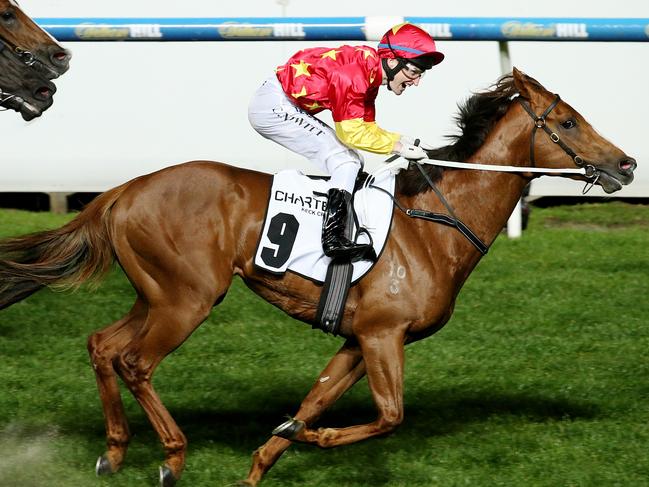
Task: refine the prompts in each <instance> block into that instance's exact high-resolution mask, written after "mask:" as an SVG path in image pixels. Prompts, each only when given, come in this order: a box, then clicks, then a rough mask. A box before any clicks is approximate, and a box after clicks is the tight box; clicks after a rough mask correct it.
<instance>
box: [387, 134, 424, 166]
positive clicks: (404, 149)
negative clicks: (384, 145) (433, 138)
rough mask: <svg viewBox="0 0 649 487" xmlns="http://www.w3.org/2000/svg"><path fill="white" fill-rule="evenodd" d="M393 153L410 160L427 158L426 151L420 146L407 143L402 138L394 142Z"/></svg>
mask: <svg viewBox="0 0 649 487" xmlns="http://www.w3.org/2000/svg"><path fill="white" fill-rule="evenodd" d="M394 153H395V154H399V155H400V156H401V157H403V158H404V159H410V160H411V161H412V160H415V161H416V160H419V159H426V158H428V154H426V151H425V150H424V149H423V148H422V147H421V146H418V145H414V144H409V143H408V142H404V141H403V139H401V140H400V141H399V142H397V143H396V144H394Z"/></svg>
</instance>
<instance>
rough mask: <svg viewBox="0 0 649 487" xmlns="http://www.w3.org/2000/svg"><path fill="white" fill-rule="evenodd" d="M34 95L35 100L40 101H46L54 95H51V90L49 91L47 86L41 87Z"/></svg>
mask: <svg viewBox="0 0 649 487" xmlns="http://www.w3.org/2000/svg"><path fill="white" fill-rule="evenodd" d="M34 94H35V96H36V98H38V99H40V100H47V99H48V98H51V97H52V95H53V94H54V93H52V90H50V89H49V88H48V87H47V86H41V87H40V88H38V89H37V90H36V92H35V93H34Z"/></svg>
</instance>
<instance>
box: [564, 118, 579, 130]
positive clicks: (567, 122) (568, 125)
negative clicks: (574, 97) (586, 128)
mask: <svg viewBox="0 0 649 487" xmlns="http://www.w3.org/2000/svg"><path fill="white" fill-rule="evenodd" d="M561 126H562V127H563V128H564V129H572V128H575V127H576V126H577V121H576V120H575V119H574V118H569V119H568V120H564V121H563V122H561Z"/></svg>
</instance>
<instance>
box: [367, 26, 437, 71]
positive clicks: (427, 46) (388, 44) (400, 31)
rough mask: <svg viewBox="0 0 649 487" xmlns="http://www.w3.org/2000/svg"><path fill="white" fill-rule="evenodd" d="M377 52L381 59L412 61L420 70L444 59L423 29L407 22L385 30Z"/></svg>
mask: <svg viewBox="0 0 649 487" xmlns="http://www.w3.org/2000/svg"><path fill="white" fill-rule="evenodd" d="M377 52H378V54H379V57H380V58H382V59H397V60H403V61H402V62H403V63H405V62H409V63H412V64H414V65H415V66H417V67H418V68H420V69H422V70H426V69H430V68H432V67H433V66H435V65H436V64H439V63H441V62H442V60H443V59H444V54H442V53H441V52H439V51H438V50H437V47H436V46H435V41H434V40H433V38H432V37H431V36H430V35H429V34H428V33H427V32H426V31H425V30H423V29H420V28H419V27H417V26H416V25H413V24H409V23H407V22H406V23H404V24H399V25H395V26H394V27H392V28H391V29H390V30H389V31H387V32H386V33H385V34H384V35H383V37H382V38H381V42H379V45H378V49H377ZM400 64H401V63H400Z"/></svg>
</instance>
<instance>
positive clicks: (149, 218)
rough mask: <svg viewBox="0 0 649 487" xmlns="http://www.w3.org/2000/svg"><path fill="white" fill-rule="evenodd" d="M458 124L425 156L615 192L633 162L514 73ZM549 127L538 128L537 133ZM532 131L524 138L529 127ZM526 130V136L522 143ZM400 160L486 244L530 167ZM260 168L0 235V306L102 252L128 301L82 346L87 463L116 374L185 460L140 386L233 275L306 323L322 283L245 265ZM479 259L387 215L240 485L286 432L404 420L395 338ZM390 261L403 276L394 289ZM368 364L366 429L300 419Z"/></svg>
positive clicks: (71, 277) (346, 433)
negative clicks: (300, 395)
mask: <svg viewBox="0 0 649 487" xmlns="http://www.w3.org/2000/svg"><path fill="white" fill-rule="evenodd" d="M458 121H459V125H460V127H461V129H462V133H461V134H460V135H458V136H457V137H456V140H455V141H454V143H452V144H451V145H449V146H447V147H443V148H440V149H437V150H435V151H432V152H431V153H430V156H431V157H434V158H438V159H447V160H455V161H469V162H480V163H483V164H502V163H504V162H506V163H508V164H513V165H516V166H523V167H525V166H529V165H530V162H531V160H532V163H534V162H535V163H536V166H537V167H543V168H576V165H581V166H584V167H585V169H586V174H585V175H572V176H571V177H573V178H578V179H585V180H588V181H590V182H596V183H597V184H599V185H601V186H602V187H603V189H604V190H605V191H606V192H613V191H616V190H618V189H620V188H621V187H622V185H624V184H628V183H630V182H631V181H632V180H633V171H634V169H635V167H636V163H635V160H634V159H632V158H630V157H628V156H627V155H626V154H625V153H624V152H622V151H621V150H620V149H619V148H617V147H616V146H614V145H613V144H611V143H610V142H608V141H607V140H605V139H603V138H602V137H601V136H600V135H598V134H597V132H595V130H594V129H593V128H592V127H591V125H590V124H589V123H588V122H587V121H586V120H584V118H583V117H582V116H581V115H580V114H579V113H577V111H576V110H574V109H573V108H572V107H570V106H569V105H568V104H566V103H565V102H563V101H561V100H560V99H559V97H558V96H556V95H553V94H552V93H550V92H548V91H546V90H545V89H544V88H543V87H542V86H541V85H540V84H539V83H538V82H537V81H535V80H534V79H532V78H530V77H528V76H526V75H524V74H523V73H521V72H520V71H518V70H514V72H513V74H512V75H510V76H506V77H504V78H502V79H501V80H500V81H499V82H498V83H497V84H496V85H494V87H492V88H491V89H490V90H487V91H485V92H483V93H478V94H476V95H474V96H473V97H472V98H470V99H469V100H468V102H467V103H466V105H464V106H463V107H462V108H461V112H460V115H459V117H458ZM546 128H547V129H548V131H549V133H548V135H549V136H548V135H546V134H543V133H542V132H543V131H544V130H545V129H546ZM532 133H534V134H535V137H532ZM530 141H532V144H531V143H530ZM427 167H428V168H427V169H426V170H425V171H427V173H426V174H427V177H423V176H422V173H421V172H420V171H419V169H418V168H416V167H413V168H410V169H408V170H405V171H403V172H402V173H400V174H399V175H398V176H397V191H396V200H397V201H398V202H399V205H401V206H402V207H409V208H420V209H427V210H431V211H435V212H445V211H447V210H446V209H445V206H444V205H442V203H440V199H439V197H438V196H437V194H436V191H432V190H431V188H430V185H429V182H428V181H427V179H428V180H430V183H433V181H436V188H437V191H439V192H440V193H441V194H442V195H443V197H444V198H445V199H446V201H447V203H448V205H449V207H451V208H452V211H453V213H454V214H455V215H457V217H458V218H460V219H461V220H462V221H463V222H464V223H465V224H466V225H467V226H468V227H469V228H470V229H472V230H473V232H474V233H475V235H477V237H479V239H480V240H482V241H483V242H485V243H487V244H491V243H492V242H493V241H494V239H495V238H496V237H497V236H498V234H499V233H500V231H501V229H502V228H503V225H504V224H505V222H506V221H507V218H508V217H509V215H510V214H511V212H512V210H513V208H514V207H515V205H516V203H517V201H518V199H519V197H520V196H521V193H522V191H523V189H524V187H525V186H526V185H527V183H529V181H530V179H531V178H532V177H533V174H532V173H529V172H522V173H520V174H510V173H499V172H496V173H493V172H485V171H469V170H464V169H460V170H458V169H453V170H450V169H446V170H443V171H441V170H439V169H436V168H431V167H429V166H427ZM270 184H271V176H270V175H269V174H264V173H260V172H254V171H249V170H244V169H239V168H235V167H231V166H228V165H224V164H220V163H214V162H206V161H197V162H190V163H186V164H181V165H178V166H174V167H169V168H166V169H163V170H161V171H158V172H156V173H153V174H149V175H146V176H142V177H139V178H137V179H134V180H132V181H129V182H127V183H125V184H123V185H122V186H119V187H117V188H115V189H112V190H110V191H108V192H106V193H104V194H102V195H100V196H99V197H97V198H96V199H95V200H94V201H93V202H91V203H90V204H89V205H88V207H87V208H86V209H84V210H83V211H82V212H81V213H80V214H79V215H78V216H77V217H76V218H75V219H74V220H72V221H71V222H70V223H68V224H67V225H65V226H63V227H62V228H60V229H56V230H51V231H45V232H39V233H36V234H33V235H28V236H23V237H16V238H13V239H8V240H5V241H3V242H2V243H0V308H3V307H6V306H9V305H11V304H12V303H15V302H17V301H19V300H21V299H23V298H25V297H27V296H29V295H30V294H32V293H34V292H36V291H37V290H38V289H40V288H42V287H43V286H63V287H66V286H71V287H74V286H76V285H79V284H80V283H81V282H82V281H86V280H88V279H91V278H93V277H98V276H100V275H101V274H102V273H103V272H104V271H106V270H107V269H108V268H109V267H110V265H111V262H112V261H113V260H114V259H115V260H117V262H118V263H119V265H120V266H121V267H122V268H123V270H124V272H125V273H126V275H127V276H128V278H129V280H130V282H131V283H132V284H133V286H134V288H135V290H136V292H137V298H136V300H135V303H134V304H133V307H132V308H131V310H130V311H129V312H128V313H127V314H126V315H125V316H124V317H123V318H122V319H120V320H119V321H117V322H115V323H113V324H112V325H110V326H108V327H107V328H105V329H103V330H101V331H99V332H96V333H94V334H93V335H91V336H90V338H89V340H88V350H89V352H90V357H91V360H92V365H93V368H94V371H95V374H96V379H97V385H98V387H99V395H100V396H101V401H102V404H103V410H104V416H105V423H106V430H107V445H108V447H107V451H106V453H105V454H104V455H102V456H101V457H100V458H99V460H98V462H97V466H96V469H97V472H98V473H99V474H105V473H112V472H115V471H117V470H118V469H119V468H120V467H121V466H122V462H123V461H124V457H125V454H126V450H127V446H128V443H129V439H130V433H129V427H128V423H127V420H126V416H125V413H124V408H123V405H122V401H121V399H120V393H119V389H118V376H119V377H121V378H122V380H123V382H124V383H125V384H126V386H127V387H128V389H129V390H130V391H131V393H132V394H133V395H134V397H135V398H136V399H137V401H138V402H139V404H140V405H141V406H142V408H143V409H144V411H145V412H146V414H147V416H148V418H149V420H150V421H151V424H152V425H153V428H154V429H155V430H156V432H157V434H158V435H159V437H160V440H161V441H162V444H163V446H164V450H165V454H166V457H165V462H164V465H163V466H162V467H161V469H160V474H161V477H160V481H161V485H163V486H169V485H173V484H174V483H175V482H176V481H177V479H179V478H180V475H181V473H182V471H183V467H184V464H185V453H186V447H187V441H186V438H185V436H184V435H183V433H182V431H181V430H180V429H179V427H178V426H177V424H176V423H175V422H174V420H173V418H172V416H171V414H170V413H169V411H167V409H166V408H165V406H164V405H163V404H162V402H161V400H160V398H159V397H158V395H157V393H156V392H155V390H154V389H153V387H152V382H151V381H152V376H153V373H154V370H155V369H156V367H157V365H158V364H159V363H160V362H161V361H162V359H163V358H164V357H165V356H166V355H167V354H169V353H170V352H172V351H173V350H174V349H176V348H177V347H178V346H180V345H181V344H182V343H183V342H184V341H185V340H186V339H187V337H188V336H189V335H190V334H191V333H192V332H193V331H194V330H195V329H196V327H198V326H199V325H200V324H201V322H203V320H205V319H206V317H207V316H208V314H209V313H210V310H211V309H212V307H213V306H214V305H215V304H218V303H219V302H220V301H221V300H222V299H223V298H224V296H225V294H226V292H227V290H228V288H229V286H230V283H231V281H232V277H233V276H235V275H238V276H241V278H243V280H244V281H245V283H246V284H247V285H248V287H250V288H251V289H252V290H253V291H254V292H256V293H257V294H259V295H260V296H262V297H263V298H264V299H266V300H267V301H269V302H270V303H272V304H274V305H275V306H277V307H279V308H281V309H282V310H284V311H285V312H286V313H288V314H289V315H290V316H293V317H295V318H297V319H299V320H302V321H304V322H307V323H312V322H314V319H315V315H316V308H317V304H318V300H319V297H320V292H321V289H322V288H321V287H320V286H318V285H316V284H314V283H313V282H311V281H308V280H306V279H304V278H302V277H300V276H298V275H295V274H291V273H287V274H286V275H284V276H275V275H271V274H269V273H265V272H263V271H260V270H258V269H256V268H255V266H254V265H253V256H254V254H255V247H256V244H257V242H258V239H259V234H260V231H261V229H262V223H263V219H264V214H265V205H266V202H267V201H268V196H269V192H270ZM481 256H482V254H481V253H480V252H479V251H478V250H477V248H476V247H475V246H474V245H472V244H471V243H470V242H469V241H468V240H467V239H466V238H465V237H464V236H463V235H462V234H461V233H460V232H458V231H457V229H455V228H451V227H449V226H442V225H438V224H435V223H431V222H427V221H424V220H420V219H413V218H409V217H408V216H406V215H405V214H404V213H402V212H401V211H400V210H399V209H398V208H397V207H395V210H394V216H393V223H392V229H391V233H390V236H389V238H388V241H387V243H386V246H385V249H384V251H383V253H382V255H381V256H380V259H379V260H378V262H377V263H376V265H375V266H374V268H373V269H372V270H371V271H370V272H369V274H368V275H367V276H366V277H364V278H363V279H362V280H361V281H360V282H359V283H358V284H356V285H355V286H353V287H352V288H351V290H350V294H349V298H348V301H347V303H346V307H345V313H344V318H343V320H342V324H341V328H340V334H341V335H342V336H343V337H344V338H345V339H346V341H345V343H344V344H343V345H342V347H341V349H340V350H339V351H338V353H337V354H336V355H335V356H334V357H333V358H332V359H331V361H330V362H329V364H328V365H327V367H326V368H325V369H324V370H323V371H322V374H321V376H320V377H319V378H318V380H316V381H315V385H314V386H313V388H312V389H311V391H310V392H309V393H308V395H307V396H306V398H305V399H304V401H303V402H302V404H301V406H300V408H299V410H298V411H297V412H296V414H295V417H294V418H293V419H291V420H289V421H287V423H285V424H283V425H281V426H280V427H279V428H277V429H276V430H275V432H274V436H272V437H271V438H270V439H269V440H268V442H267V443H265V444H264V445H262V446H261V447H260V448H259V449H258V450H257V451H256V452H255V453H254V455H253V460H252V467H251V469H250V472H249V474H248V477H247V479H246V480H245V481H243V482H244V483H245V484H246V485H257V483H258V482H259V481H260V479H261V478H262V476H263V475H264V474H265V473H266V472H267V471H268V469H270V467H271V466H272V465H273V464H274V463H275V461H277V459H278V458H279V457H280V455H281V454H282V453H283V452H284V451H285V450H286V449H287V448H288V446H289V445H290V444H291V442H293V441H296V442H304V443H311V444H313V445H318V446H320V447H325V448H328V447H335V446H340V445H346V444H349V443H354V442H356V441H360V440H364V439H366V438H370V437H373V436H377V435H382V434H385V433H389V432H390V431H392V430H394V429H395V428H396V427H397V426H398V425H399V424H400V423H401V422H402V420H403V415H404V413H403V373H404V370H403V366H404V346H405V345H406V344H408V343H411V342H414V341H416V340H419V339H421V338H425V337H427V336H429V335H431V334H433V333H434V332H436V331H437V330H439V329H440V328H441V327H442V326H443V325H444V324H445V323H446V322H447V321H448V319H449V318H450V316H451V313H452V311H453V307H454V303H455V299H456V297H457V295H458V293H459V291H460V288H461V287H462V284H463V283H464V281H465V280H466V279H467V277H468V276H469V274H470V273H471V271H472V270H473V268H474V267H475V266H476V264H477V263H478V261H479V260H480V258H481ZM391 266H402V267H403V268H404V269H405V270H406V272H405V277H404V279H403V280H402V284H401V286H400V288H399V290H398V292H397V293H396V294H395V293H394V289H392V290H391V286H390V280H391V278H390V273H389V269H390V268H391ZM365 374H367V377H368V381H369V387H370V389H371V392H372V395H373V398H374V402H375V404H376V408H377V410H378V416H377V418H376V420H375V421H373V422H371V423H369V424H360V425H356V426H351V427H347V428H320V429H312V427H311V424H312V423H313V422H314V421H315V420H316V419H317V418H318V417H319V416H320V415H321V414H322V413H323V412H324V411H325V410H326V409H327V408H328V407H329V406H331V405H332V404H333V403H334V402H335V401H336V400H337V399H338V398H339V397H341V396H342V395H343V394H344V393H345V391H347V390H348V389H349V388H350V387H351V386H352V385H353V384H354V383H355V382H357V381H358V380H359V379H360V378H361V377H363V376H364V375H365Z"/></svg>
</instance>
